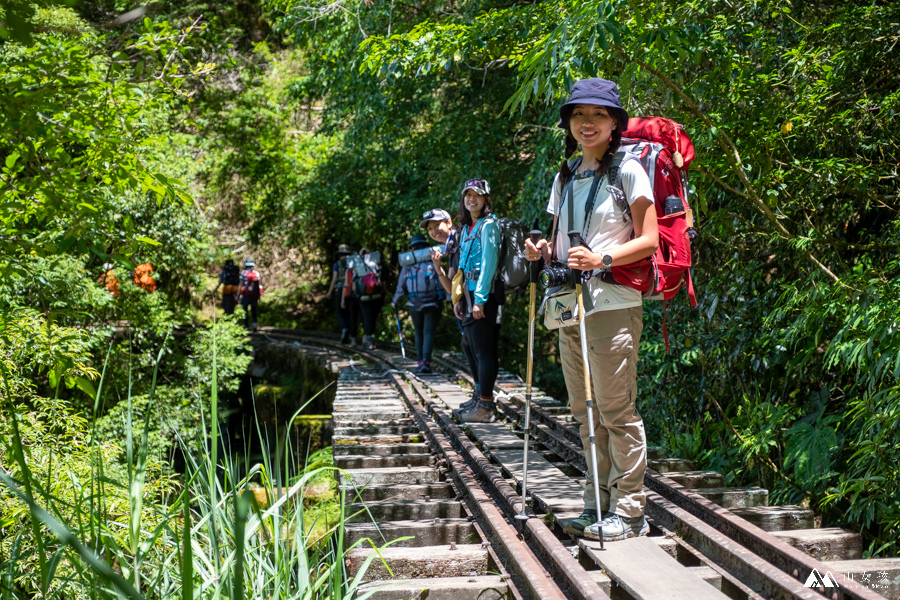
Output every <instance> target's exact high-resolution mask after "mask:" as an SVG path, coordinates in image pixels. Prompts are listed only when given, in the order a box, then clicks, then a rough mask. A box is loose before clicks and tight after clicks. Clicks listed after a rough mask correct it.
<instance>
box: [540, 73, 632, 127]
mask: <svg viewBox="0 0 900 600" xmlns="http://www.w3.org/2000/svg"><path fill="white" fill-rule="evenodd" d="M576 104H595V105H597V106H605V107H606V108H609V109H613V110H612V111H611V112H610V114H611V115H613V116H615V117H616V121H618V126H619V131H625V130H626V129H628V111H626V110H625V109H624V108H622V103H621V102H620V101H619V88H618V87H616V84H615V83H613V82H612V81H610V80H608V79H602V78H600V77H593V78H591V79H580V80H578V81H576V82H575V86H574V87H573V88H572V95H571V96H569V101H568V102H566V103H565V104H563V105H562V106H560V107H559V123H558V125H557V127H559V128H560V129H565V128H566V126H567V125H568V122H569V116H570V115H571V114H572V107H573V106H575V105H576Z"/></svg>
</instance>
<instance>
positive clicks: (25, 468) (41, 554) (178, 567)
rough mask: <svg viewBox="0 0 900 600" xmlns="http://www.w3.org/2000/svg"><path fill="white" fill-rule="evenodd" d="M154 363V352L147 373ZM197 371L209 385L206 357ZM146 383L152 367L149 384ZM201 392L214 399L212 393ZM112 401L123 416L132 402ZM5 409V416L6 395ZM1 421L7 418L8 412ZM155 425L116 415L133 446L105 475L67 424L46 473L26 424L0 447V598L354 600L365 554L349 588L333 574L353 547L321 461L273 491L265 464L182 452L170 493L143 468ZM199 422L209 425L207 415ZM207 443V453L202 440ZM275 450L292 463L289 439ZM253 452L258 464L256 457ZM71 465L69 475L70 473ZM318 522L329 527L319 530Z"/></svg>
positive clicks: (340, 574)
mask: <svg viewBox="0 0 900 600" xmlns="http://www.w3.org/2000/svg"><path fill="white" fill-rule="evenodd" d="M216 340H218V338H216ZM163 354H164V349H160V351H159V352H158V353H157V359H156V362H157V363H159V360H160V358H162V356H163ZM209 368H210V371H209V373H210V377H209V379H210V380H211V382H212V385H213V386H214V385H215V381H216V379H217V377H216V376H217V368H218V363H217V361H216V360H215V359H213V361H212V363H211V364H210V365H209ZM156 375H157V373H156V370H155V369H154V373H153V375H152V379H154V380H156ZM210 392H211V394H212V396H215V395H216V388H215V387H212V388H211V389H210ZM150 395H151V396H152V395H153V390H152V386H151V391H150ZM124 403H127V404H128V405H129V406H130V405H132V399H131V398H130V397H129V398H126V399H125V400H124ZM4 406H5V407H9V406H11V403H9V402H8V398H4ZM213 406H215V403H213ZM5 414H6V415H8V416H10V417H13V416H14V412H13V411H12V410H9V411H7V412H6V413H5ZM159 418H160V415H159V414H157V415H155V416H153V417H152V418H151V417H149V416H148V417H146V418H144V419H138V418H136V415H134V414H133V413H132V411H130V410H129V411H128V412H127V413H126V420H125V423H124V425H125V427H126V429H127V430H128V431H131V430H134V431H135V433H136V435H134V436H132V435H128V436H126V441H125V448H124V450H125V453H126V456H127V461H126V464H125V465H124V467H125V468H124V469H117V468H116V465H115V464H114V463H113V464H110V462H109V459H110V456H109V452H108V451H107V448H106V447H105V446H102V445H99V444H97V443H96V440H93V441H92V440H88V439H85V437H84V423H82V422H78V421H77V420H76V421H75V422H74V425H75V427H74V429H75V431H74V433H73V436H72V438H71V444H70V445H71V446H73V447H75V448H76V449H75V450H74V451H71V450H69V448H68V447H63V448H61V449H60V454H62V455H63V456H62V458H63V459H66V460H59V459H57V460H56V461H54V462H52V464H47V465H46V466H45V465H41V464H39V461H37V460H36V457H35V456H34V454H33V453H32V452H31V451H30V449H29V444H30V443H31V442H33V441H34V440H33V438H32V437H31V436H28V435H26V436H23V435H22V434H21V432H22V431H26V430H28V427H20V428H19V429H15V428H14V429H13V431H12V432H11V434H10V435H4V436H3V437H0V444H2V450H3V451H4V453H5V454H8V455H11V456H13V458H12V460H10V461H8V463H7V464H10V465H13V468H12V469H8V468H6V467H4V469H3V470H0V507H2V508H3V509H4V510H3V511H2V512H0V515H2V517H0V550H2V554H0V557H2V558H0V573H3V577H2V578H0V594H2V595H3V597H7V596H12V597H29V596H33V595H37V594H40V595H42V596H43V597H59V598H62V597H71V596H78V597H88V598H98V599H100V598H122V597H128V598H135V599H137V598H172V597H182V598H219V597H232V598H258V597H260V595H266V596H270V597H275V598H300V599H305V600H313V599H325V598H327V599H333V600H340V599H342V598H351V597H354V594H355V590H356V588H357V586H359V584H360V583H361V580H362V574H363V573H364V572H365V570H366V568H367V567H368V565H369V564H370V563H371V561H372V560H375V559H376V558H377V555H373V556H372V557H371V558H370V559H369V560H368V561H366V562H365V563H364V564H363V565H362V567H361V571H360V572H359V573H358V574H357V576H356V577H354V578H353V579H350V578H349V577H348V576H347V575H346V572H345V567H344V562H345V559H346V555H347V553H348V552H349V551H350V550H351V549H352V548H353V547H355V546H356V544H354V545H353V546H352V547H350V548H346V549H344V548H343V543H342V536H343V527H344V524H345V522H346V520H347V518H348V516H347V515H346V514H345V513H344V512H343V507H344V506H345V502H344V500H345V499H344V498H343V497H341V498H340V499H339V502H334V501H333V500H332V497H333V487H334V467H333V466H331V456H330V453H328V452H322V453H319V454H318V455H315V456H314V457H312V459H313V460H311V461H310V464H309V466H308V467H307V468H306V469H304V470H302V471H301V472H300V473H299V475H298V476H297V477H296V478H295V479H293V480H292V481H291V483H290V484H289V485H285V484H284V482H282V481H281V478H280V476H279V475H278V473H279V472H280V471H279V466H278V465H273V464H270V463H269V462H268V461H267V460H266V461H265V462H264V463H263V464H262V465H256V466H254V468H253V469H251V471H250V472H249V473H248V474H247V475H246V476H244V477H237V476H235V475H234V474H235V473H236V472H237V471H238V466H237V465H235V464H234V463H233V462H232V460H231V459H230V458H229V457H227V456H226V457H223V460H222V462H218V461H216V460H215V458H216V453H215V450H213V451H212V452H209V451H207V450H206V449H205V448H204V449H202V450H201V451H199V452H198V453H194V452H193V451H192V449H190V448H188V447H184V448H183V451H184V452H185V453H186V455H187V457H188V472H187V473H186V474H185V475H184V477H183V479H182V481H181V482H180V485H173V484H175V482H174V481H170V480H169V479H167V478H166V477H163V476H160V474H159V472H158V471H156V470H155V469H154V468H153V463H152V462H146V461H147V457H148V456H150V454H151V450H150V448H149V440H148V435H147V434H148V425H150V424H151V423H153V421H156V420H157V419H159ZM210 418H211V419H212V422H214V423H215V422H216V421H217V420H218V418H219V415H217V414H216V413H215V409H214V410H213V413H212V414H211V415H210ZM10 421H12V422H18V421H19V418H17V417H16V418H13V419H4V420H3V421H0V427H3V426H6V425H7V424H8V423H9V422H10ZM22 422H23V424H25V420H24V419H22ZM141 422H143V425H142V424H141ZM154 427H157V428H158V427H159V425H158V424H155V425H154ZM4 433H5V432H4ZM207 433H211V435H212V440H211V441H212V448H215V447H216V446H217V443H218V440H217V439H216V434H215V430H213V431H212V432H207ZM63 440H65V441H69V438H61V441H63ZM276 443H277V442H276ZM283 451H284V456H296V455H297V449H294V448H292V447H291V446H290V442H289V441H286V442H285V446H284V448H283ZM26 452H28V453H29V455H28V456H27V458H26ZM263 454H264V456H268V455H269V452H268V450H267V449H266V448H263ZM75 458H80V460H81V461H82V464H81V465H80V466H78V465H77V463H74V462H72V459H75ZM5 462H6V461H5ZM110 467H112V468H110ZM252 482H256V483H252ZM323 482H324V483H325V485H324V486H323V485H322V484H323ZM323 487H324V492H323V491H321V490H322V489H323ZM310 488H318V489H319V490H320V492H319V496H320V497H323V498H326V502H325V503H324V504H322V505H318V504H315V505H310V506H309V507H308V506H307V504H306V503H305V502H304V501H301V500H300V499H303V498H306V497H307V493H306V492H307V490H308V489H310ZM307 508H309V511H307ZM329 516H333V517H334V520H332V521H330V522H325V523H321V522H318V520H319V518H328V517H329ZM29 520H30V521H31V524H32V528H31V530H30V531H31V535H29V530H28V528H27V523H28V521H29ZM402 539H407V538H402ZM47 557H51V558H50V559H49V560H48V559H47ZM361 597H365V595H363V596H361Z"/></svg>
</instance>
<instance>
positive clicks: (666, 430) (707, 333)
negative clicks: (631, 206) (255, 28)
mask: <svg viewBox="0 0 900 600" xmlns="http://www.w3.org/2000/svg"><path fill="white" fill-rule="evenodd" d="M342 6H343V7H344V8H345V9H346V10H347V13H346V15H347V16H346V17H344V16H340V17H339V16H337V15H331V14H330V13H328V11H327V10H325V5H322V6H318V8H316V6H314V7H313V8H310V6H309V5H308V4H307V5H304V7H303V8H301V7H300V6H299V5H295V4H290V3H289V4H287V5H285V4H284V3H280V4H278V8H279V9H283V10H285V12H286V13H287V14H288V17H287V18H285V19H284V20H283V21H282V25H283V26H284V27H290V28H291V29H290V38H289V39H291V40H293V41H295V42H296V43H298V44H299V45H300V46H301V47H306V45H307V44H311V43H312V40H319V39H320V37H319V35H320V33H321V32H323V31H328V35H329V36H330V40H333V41H332V42H326V45H325V47H324V48H323V49H322V51H321V54H320V55H319V56H318V57H311V58H310V60H309V61H308V63H307V64H308V65H309V68H310V70H311V74H310V76H308V77H306V78H305V79H304V80H303V82H302V90H304V93H307V94H311V95H313V96H318V97H320V98H322V99H323V100H324V101H325V102H326V103H327V110H326V111H325V121H324V123H325V125H324V129H325V130H326V131H328V132H329V133H331V132H334V131H340V132H341V133H342V136H343V137H342V138H341V147H339V148H338V149H337V150H336V151H335V152H334V153H332V155H331V158H330V159H329V160H331V161H335V160H337V159H339V158H343V157H342V154H343V153H344V152H346V155H344V156H346V158H343V159H342V160H341V162H340V163H338V164H340V166H341V168H340V169H338V171H339V172H342V173H343V172H347V173H352V172H353V171H352V169H353V168H354V165H355V164H357V162H361V163H362V164H364V165H365V167H366V175H365V177H364V178H362V177H353V178H351V179H352V181H341V182H339V183H337V184H334V185H329V190H330V189H331V188H338V190H340V191H341V192H342V193H332V192H330V191H326V192H324V193H323V192H322V191H321V190H320V189H316V193H317V195H320V196H322V197H324V198H327V199H328V200H327V204H328V206H329V207H331V208H334V207H338V208H339V210H338V211H337V214H338V215H339V216H340V218H339V223H338V222H329V221H327V220H326V223H328V226H329V228H330V230H332V231H341V232H342V234H343V235H345V238H342V239H341V240H340V241H344V239H347V240H349V241H351V243H352V242H355V241H357V240H358V243H369V241H368V240H369V239H370V238H371V237H373V236H376V239H377V236H378V235H384V234H383V233H381V231H380V230H381V228H379V232H378V233H375V232H365V233H364V234H363V235H360V236H359V237H358V238H357V237H355V236H356V235H359V234H355V233H354V232H355V231H357V227H358V226H357V223H358V222H359V220H358V218H357V216H356V215H357V214H359V213H358V212H357V210H356V209H355V208H354V204H353V203H360V204H361V205H362V206H363V207H364V208H365V210H367V211H368V213H369V214H370V215H372V216H374V218H375V221H376V222H378V223H384V229H385V230H386V231H388V232H397V231H402V230H403V229H404V226H403V222H404V221H403V219H404V218H405V219H407V221H405V222H406V223H408V224H409V225H407V226H406V227H407V228H408V227H410V225H411V224H412V222H413V221H414V216H415V211H416V210H417V209H419V208H423V207H425V206H426V203H425V202H422V203H421V204H420V203H418V202H416V201H407V200H405V199H404V195H405V194H406V190H407V189H409V190H414V192H413V194H411V195H413V196H414V197H415V198H416V199H421V198H429V202H428V203H429V204H430V203H434V204H435V205H443V206H445V207H447V208H452V205H453V202H452V201H449V202H444V203H442V202H440V201H437V200H438V197H437V195H434V196H432V191H431V190H432V189H435V188H436V189H435V191H439V192H440V193H443V194H445V195H447V196H449V195H450V194H452V193H453V191H454V189H455V188H454V185H453V181H454V178H459V179H461V178H463V177H465V176H466V175H467V174H469V173H471V172H472V169H471V166H472V164H473V162H472V161H473V160H474V159H475V158H476V157H479V156H490V157H491V158H492V164H490V165H489V166H485V169H484V171H482V174H484V175H485V176H487V177H488V178H492V177H493V178H498V174H499V179H498V180H499V182H500V185H499V186H498V187H497V189H498V191H499V194H497V198H498V200H499V203H500V205H501V206H502V209H503V210H502V211H501V214H504V215H512V216H518V217H520V218H523V217H524V218H525V219H526V220H530V219H531V218H533V217H534V216H536V215H539V214H542V211H543V207H544V206H545V204H546V197H547V191H546V190H547V189H548V186H549V182H550V179H551V177H552V175H553V173H554V172H555V170H556V165H558V162H559V159H560V158H561V151H562V143H561V139H560V137H559V134H558V132H557V131H555V130H554V128H553V126H554V125H555V119H554V114H555V111H554V108H553V105H554V104H555V103H556V102H558V101H559V99H560V98H563V97H565V96H566V95H567V94H568V91H569V90H570V89H571V86H572V84H573V83H574V81H575V80H576V79H578V78H582V77H589V76H598V75H599V76H604V77H608V78H611V79H614V80H616V81H617V82H618V83H619V86H620V89H621V90H622V97H623V101H624V103H625V105H626V106H627V107H628V108H629V110H630V111H631V112H632V114H635V115H641V114H662V115H665V116H667V117H670V118H673V119H675V120H677V121H679V122H681V123H683V124H684V125H685V127H686V131H687V132H688V133H689V135H690V136H691V138H692V139H693V141H694V144H695V147H696V150H697V159H696V160H695V162H694V163H693V164H692V166H691V175H692V178H691V189H692V191H693V195H692V198H691V201H692V205H693V207H694V209H695V218H696V220H697V222H698V229H699V231H700V234H701V237H700V239H699V241H698V242H697V243H696V244H695V246H694V248H693V254H694V261H695V269H694V277H695V284H696V285H697V288H698V291H699V297H700V302H701V305H700V308H699V310H695V311H690V310H688V309H687V307H686V305H685V304H684V303H682V301H681V300H679V301H678V302H676V303H675V304H674V305H673V306H670V307H669V309H668V314H667V316H666V318H667V322H668V327H669V332H670V334H671V336H672V338H671V340H670V341H671V342H672V353H671V355H669V356H667V355H666V353H665V346H664V344H663V341H662V339H661V336H660V334H659V332H660V329H661V324H662V311H661V310H660V307H659V306H658V305H657V306H650V305H648V306H646V307H645V308H646V310H645V329H644V335H643V339H642V348H641V350H642V355H643V359H642V373H641V377H640V386H641V393H642V398H643V402H642V406H641V411H642V414H643V415H644V416H645V419H646V421H647V425H648V430H649V431H650V434H651V437H652V438H654V439H657V440H660V441H662V440H667V441H669V443H670V444H672V445H673V446H674V447H675V448H676V449H678V450H681V451H683V452H685V453H686V454H688V457H689V458H694V459H695V460H696V461H697V462H698V463H699V464H700V465H702V466H710V467H715V468H718V469H720V470H722V471H723V472H725V473H728V474H730V477H731V478H732V479H733V481H734V482H735V483H751V482H753V483H762V484H765V485H767V486H769V487H770V489H771V492H772V497H773V499H776V500H782V501H791V502H809V503H810V504H811V506H813V507H814V508H816V509H817V510H819V511H821V512H822V513H823V517H824V519H825V522H826V523H834V524H844V525H848V524H849V525H853V526H855V527H857V528H859V529H861V530H862V531H863V533H864V535H865V536H866V539H867V540H868V541H869V543H870V545H869V551H870V552H873V553H879V552H880V553H889V552H892V551H896V548H895V546H894V543H895V542H894V540H896V539H897V537H898V530H897V521H898V517H900V509H898V506H897V504H896V502H894V501H893V500H885V499H886V498H888V499H895V498H897V497H900V488H898V487H897V467H896V465H897V464H898V462H900V454H898V448H897V446H896V444H893V445H892V444H891V442H890V441H889V439H890V431H891V424H893V423H894V421H893V419H894V418H895V414H896V411H895V408H896V405H897V403H898V402H900V398H898V377H900V334H898V333H897V326H896V315H897V314H898V308H900V307H898V306H897V298H900V293H898V291H900V290H898V289H897V281H898V279H897V275H898V274H900V263H898V262H897V260H896V255H897V249H898V243H897V239H898V233H900V219H898V218H897V215H898V213H900V204H898V198H897V195H896V181H897V175H898V174H897V167H896V165H897V164H900V140H898V138H897V135H896V130H897V127H896V124H897V118H898V117H897V114H898V112H900V106H898V101H900V95H898V93H897V90H898V89H900V79H898V73H900V70H898V67H900V64H898V55H897V54H896V53H895V52H892V51H891V48H892V46H891V44H890V43H886V41H887V40H896V39H897V35H898V31H897V25H896V24H897V22H898V16H900V13H898V8H897V7H895V6H893V5H890V6H888V5H885V4H874V5H873V4H870V3H862V2H857V3H850V4H842V5H833V6H832V5H828V6H818V5H816V6H812V5H809V6H802V7H801V6H795V5H791V6H788V5H779V6H777V7H775V6H772V5H769V4H765V3H762V4H761V3H754V2H741V3H738V4H737V5H735V4H734V3H722V2H719V1H717V0H698V1H695V2H688V3H680V4H677V5H676V4H672V3H665V2H652V1H651V2H640V3H626V2H618V1H614V2H607V1H593V2H586V3H584V2H579V3H573V2H571V1H569V0H548V1H545V2H540V3H537V4H523V5H504V6H492V5H484V4H480V3H465V2H464V3H462V4H460V5H456V6H454V7H453V8H451V9H448V10H443V11H439V12H438V11H429V10H423V11H422V12H407V11H391V12H388V11H387V8H386V7H372V9H371V10H365V11H359V12H358V13H357V14H356V16H355V18H353V16H351V15H352V13H353V11H354V10H355V8H356V4H351V5H342ZM386 13H387V14H386ZM307 21H308V22H307ZM513 78H515V84H513V83H512V79H513ZM460 87H461V88H464V89H459V88H460ZM467 93H468V94H470V95H466V94H467ZM482 93H483V94H484V96H482V95H481V94H482ZM457 95H458V96H457ZM457 97H460V98H465V101H464V102H462V103H460V105H459V112H458V113H457V112H454V110H455V108H456V106H457V105H456V104H455V98H457ZM467 115H475V119H474V120H473V121H469V120H467V119H468V116H467ZM445 117H446V118H448V119H450V120H452V122H453V123H459V124H460V125H462V126H459V127H456V128H446V129H441V124H442V122H443V119H444V118H445ZM501 125H502V126H501ZM473 127H474V128H475V129H474V130H475V131H476V132H477V133H478V135H477V136H470V132H471V131H472V130H473V129H472V128H473ZM495 127H496V129H494V128H495ZM526 130H527V131H529V134H530V135H528V136H526V137H523V136H521V135H518V136H517V135H516V133H517V132H521V131H526ZM476 139H477V141H476ZM512 140H515V141H516V144H515V146H513V147H511V146H510V141H512ZM341 148H344V149H346V150H342V149H341ZM482 152H483V154H482ZM438 155H439V156H440V159H439V160H437V159H436V157H437V156H438ZM323 164H325V163H323ZM410 165H413V166H414V167H415V168H414V169H413V170H412V171H410V170H408V167H409V166H410ZM332 171H334V170H332ZM382 172H384V173H385V174H386V175H387V176H388V177H386V178H385V179H386V181H387V183H388V186H387V187H385V188H383V189H381V188H378V187H376V185H377V182H378V179H379V177H380V176H381V175H380V174H381V173H382ZM423 173H427V176H423ZM503 173H510V174H514V175H513V176H512V177H510V178H509V179H506V178H505V176H504V175H503ZM320 180H323V181H324V180H325V179H324V177H321V178H320ZM426 180H427V181H428V182H429V187H428V188H427V189H422V186H423V182H424V181H426ZM492 181H493V180H492ZM363 185H365V187H363ZM417 186H419V187H418V189H417ZM387 197H390V198H391V202H390V204H389V206H390V207H391V209H393V210H394V211H395V212H396V213H397V214H396V216H387V217H385V215H383V214H382V213H380V212H379V209H380V207H381V206H383V205H387V202H386V200H383V198H387ZM445 197H446V196H445ZM360 212H362V211H360ZM316 215H317V217H320V216H321V213H316ZM325 218H326V219H328V217H325ZM407 230H408V229H407ZM395 239H396V238H395ZM333 241H337V240H333ZM394 244H395V245H394V246H393V247H397V246H398V245H399V244H398V243H397V242H394ZM393 247H392V246H388V248H391V249H392V248H393ZM523 312H524V310H523V309H522V308H521V304H513V305H512V306H510V307H507V309H506V311H505V319H507V320H506V323H505V325H504V329H503V334H502V335H503V336H504V339H503V341H502V343H501V348H503V349H504V351H505V352H507V353H508V354H506V355H505V356H503V357H502V358H501V360H502V361H503V362H504V364H510V363H512V364H516V363H517V362H518V363H520V362H521V357H522V356H524V350H523V348H522V340H523V339H524V324H523V319H522V318H521V316H520V315H521V314H522V313H523ZM538 343H539V347H540V348H541V350H542V354H544V355H552V354H553V352H554V343H553V339H552V336H544V335H542V336H539V340H538ZM537 378H538V381H539V382H540V383H541V385H548V384H549V386H550V387H551V389H552V391H554V392H557V393H559V392H562V391H563V390H562V389H561V386H559V383H560V382H559V381H558V369H557V368H556V366H555V364H554V362H553V361H552V360H550V361H546V362H544V364H543V365H542V366H541V367H539V371H538V373H537ZM554 380H557V381H556V384H557V386H559V387H556V388H555V389H553V387H552V386H553V383H554ZM863 407H865V408H863Z"/></svg>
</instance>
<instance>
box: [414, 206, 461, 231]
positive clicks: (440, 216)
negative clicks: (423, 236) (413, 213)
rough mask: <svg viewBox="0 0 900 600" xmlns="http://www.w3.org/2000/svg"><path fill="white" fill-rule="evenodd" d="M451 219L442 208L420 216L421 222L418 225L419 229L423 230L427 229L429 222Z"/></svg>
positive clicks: (433, 209)
mask: <svg viewBox="0 0 900 600" xmlns="http://www.w3.org/2000/svg"><path fill="white" fill-rule="evenodd" d="M452 220H453V219H452V218H451V217H450V213H448V212H447V211H446V210H444V209H443V208H432V209H431V210H429V211H425V214H423V215H422V222H421V223H419V227H421V228H422V229H425V228H426V227H428V222H429V221H452Z"/></svg>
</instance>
